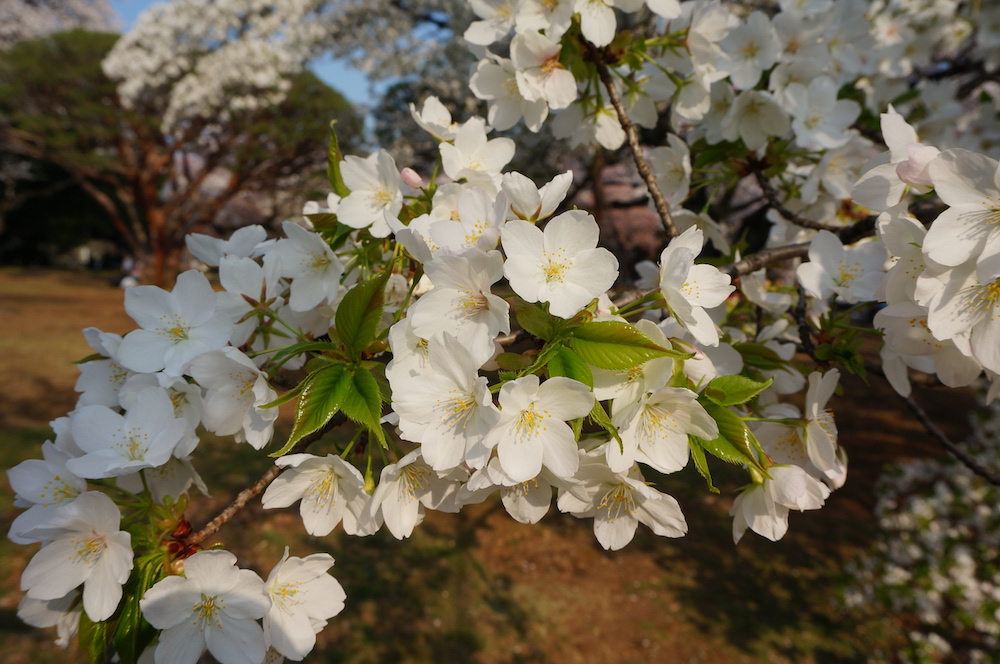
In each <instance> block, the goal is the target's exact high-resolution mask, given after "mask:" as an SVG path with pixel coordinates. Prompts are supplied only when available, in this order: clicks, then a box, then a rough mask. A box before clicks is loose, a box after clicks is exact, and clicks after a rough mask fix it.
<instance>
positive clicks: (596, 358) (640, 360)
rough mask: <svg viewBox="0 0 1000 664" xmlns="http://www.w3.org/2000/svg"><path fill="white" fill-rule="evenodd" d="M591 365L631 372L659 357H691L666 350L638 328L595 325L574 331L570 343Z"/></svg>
mask: <svg viewBox="0 0 1000 664" xmlns="http://www.w3.org/2000/svg"><path fill="white" fill-rule="evenodd" d="M566 343H567V345H568V346H569V347H570V348H572V349H573V350H574V351H575V352H576V353H577V355H579V356H580V357H581V358H582V359H583V360H584V361H585V362H586V363H587V364H589V365H591V366H594V367H597V368H598V369H609V370H612V371H621V370H623V369H631V368H632V367H637V366H639V365H640V364H644V363H645V362H647V361H649V360H652V359H654V358H657V357H672V358H675V359H687V358H690V357H693V355H692V354H691V353H683V352H681V351H677V350H673V349H672V348H664V347H663V346H661V345H659V344H658V343H656V342H655V341H653V340H652V339H650V338H649V337H647V336H646V335H644V334H643V333H642V332H640V331H639V330H638V329H636V327H635V326H634V325H631V324H629V323H622V322H619V321H592V322H590V323H584V324H583V325H580V326H579V327H576V328H573V330H572V332H571V333H570V336H569V338H568V340H567V342H566Z"/></svg>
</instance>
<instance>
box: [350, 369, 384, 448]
mask: <svg viewBox="0 0 1000 664" xmlns="http://www.w3.org/2000/svg"><path fill="white" fill-rule="evenodd" d="M350 371H351V373H350V376H351V379H350V383H351V389H349V390H348V391H347V394H346V395H345V396H344V399H343V402H342V403H341V409H342V410H343V411H344V415H347V416H348V417H349V418H351V419H352V420H353V421H355V422H357V423H358V424H360V425H362V426H364V427H365V428H366V429H368V430H369V431H371V432H372V433H373V434H375V437H376V438H378V440H379V443H381V444H382V446H383V447H385V446H386V445H387V444H388V443H387V441H386V439H385V431H384V430H383V429H382V392H381V390H380V389H379V384H378V381H377V380H376V379H375V377H374V376H372V375H371V374H370V373H369V372H367V371H365V370H364V369H362V368H360V367H357V368H354V369H352V370H350Z"/></svg>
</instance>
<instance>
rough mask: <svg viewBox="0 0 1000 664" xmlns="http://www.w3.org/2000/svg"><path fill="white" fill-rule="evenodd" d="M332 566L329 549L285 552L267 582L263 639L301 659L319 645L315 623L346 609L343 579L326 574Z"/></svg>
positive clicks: (290, 656)
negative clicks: (300, 555) (268, 601)
mask: <svg viewBox="0 0 1000 664" xmlns="http://www.w3.org/2000/svg"><path fill="white" fill-rule="evenodd" d="M332 566H333V557H332V556H330V554H328V553H314V554H313V555H311V556H306V557H305V558H298V557H294V556H293V557H291V558H289V557H288V547H287V546H286V547H285V554H284V555H283V556H282V557H281V560H280V561H279V562H278V564H277V565H275V566H274V569H272V570H271V573H270V574H269V575H268V577H267V581H265V583H264V588H265V590H266V591H267V594H268V595H270V597H271V608H270V609H269V610H268V612H267V614H266V615H265V616H264V621H263V626H264V640H265V642H266V643H267V645H268V646H269V647H270V648H273V649H274V650H276V651H278V652H279V653H281V654H282V655H284V656H285V657H287V658H288V659H291V660H295V661H300V660H302V659H304V658H305V656H306V655H308V654H309V653H310V652H311V651H312V649H313V647H314V646H315V645H316V631H315V630H314V629H313V625H315V624H317V623H318V624H320V625H325V624H326V621H327V620H328V619H329V618H332V617H334V616H335V615H337V614H338V613H340V612H341V611H343V610H344V600H345V599H347V594H346V593H345V592H344V588H343V587H342V586H341V585H340V582H339V581H337V580H336V579H335V578H333V577H332V576H330V575H329V574H327V570H329V569H330V568H331V567H332Z"/></svg>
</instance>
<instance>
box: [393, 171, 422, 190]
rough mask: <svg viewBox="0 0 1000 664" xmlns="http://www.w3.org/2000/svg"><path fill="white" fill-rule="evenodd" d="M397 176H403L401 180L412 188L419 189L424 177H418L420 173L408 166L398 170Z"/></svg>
mask: <svg viewBox="0 0 1000 664" xmlns="http://www.w3.org/2000/svg"><path fill="white" fill-rule="evenodd" d="M399 176H400V177H401V178H403V182H405V183H406V184H408V185H409V186H411V187H413V188H414V189H419V188H420V187H422V186H424V179H423V178H422V177H420V175H419V174H418V173H417V172H416V171H415V170H413V169H412V168H410V167H409V166H407V167H406V168H404V169H403V170H402V171H400V172H399Z"/></svg>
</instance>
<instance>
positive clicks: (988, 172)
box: [924, 149, 1000, 282]
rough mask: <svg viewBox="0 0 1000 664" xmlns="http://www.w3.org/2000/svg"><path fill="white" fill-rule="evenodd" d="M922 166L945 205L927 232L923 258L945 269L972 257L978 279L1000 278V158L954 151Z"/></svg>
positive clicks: (982, 280)
mask: <svg viewBox="0 0 1000 664" xmlns="http://www.w3.org/2000/svg"><path fill="white" fill-rule="evenodd" d="M927 170H928V172H929V173H930V177H931V180H932V181H933V182H934V192H935V193H936V194H937V195H938V196H939V197H940V198H941V200H943V201H944V202H945V203H946V204H947V205H948V206H949V207H948V209H947V210H945V211H944V212H942V213H941V214H939V215H938V217H937V219H935V220H934V223H933V224H932V225H931V227H930V229H929V230H928V231H927V238H926V239H925V241H924V253H925V254H926V255H927V258H929V259H931V260H932V261H934V262H935V263H940V264H941V265H946V266H949V267H954V266H957V265H960V264H962V263H964V262H966V261H972V260H975V262H976V270H977V278H978V279H979V281H981V282H986V281H991V280H993V279H994V278H996V277H997V276H1000V162H997V160H995V159H991V158H989V157H986V156H984V155H981V154H977V153H975V152H968V151H966V150H958V149H954V150H946V151H945V152H942V153H941V154H940V155H937V157H936V158H935V159H934V160H933V161H931V162H930V164H929V165H928V166H927Z"/></svg>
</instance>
